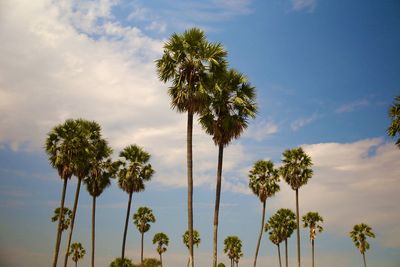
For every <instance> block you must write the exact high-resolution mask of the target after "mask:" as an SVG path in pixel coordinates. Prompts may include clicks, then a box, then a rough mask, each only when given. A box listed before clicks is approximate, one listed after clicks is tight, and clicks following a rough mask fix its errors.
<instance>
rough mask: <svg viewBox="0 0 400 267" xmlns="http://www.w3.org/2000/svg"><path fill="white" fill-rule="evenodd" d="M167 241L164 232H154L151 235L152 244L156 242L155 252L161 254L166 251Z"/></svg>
mask: <svg viewBox="0 0 400 267" xmlns="http://www.w3.org/2000/svg"><path fill="white" fill-rule="evenodd" d="M168 243H169V238H168V236H167V235H166V234H164V233H162V232H161V233H156V234H155V235H154V237H153V244H157V252H158V254H162V253H164V252H165V251H167V247H168Z"/></svg>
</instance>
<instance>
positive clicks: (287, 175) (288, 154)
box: [280, 147, 313, 190]
mask: <svg viewBox="0 0 400 267" xmlns="http://www.w3.org/2000/svg"><path fill="white" fill-rule="evenodd" d="M282 163H283V166H282V167H281V168H280V174H281V176H282V177H283V179H284V180H285V181H286V182H287V183H288V184H289V185H290V186H291V187H292V189H293V190H296V189H298V188H300V187H301V186H302V185H305V184H307V182H308V180H309V179H310V178H311V177H312V175H313V170H312V169H311V166H312V161H311V158H310V157H309V156H308V155H307V154H306V153H305V152H304V150H303V149H302V148H301V147H299V148H294V149H288V150H286V151H284V152H283V159H282Z"/></svg>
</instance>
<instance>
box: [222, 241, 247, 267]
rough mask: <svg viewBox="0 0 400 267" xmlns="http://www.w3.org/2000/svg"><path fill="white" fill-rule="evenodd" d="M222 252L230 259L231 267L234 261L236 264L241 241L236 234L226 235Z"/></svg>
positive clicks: (240, 251) (239, 253)
mask: <svg viewBox="0 0 400 267" xmlns="http://www.w3.org/2000/svg"><path fill="white" fill-rule="evenodd" d="M224 253H226V254H227V256H228V258H229V259H230V261H231V267H234V265H235V263H236V265H238V263H239V259H240V257H242V256H243V253H242V241H241V240H240V239H239V237H237V236H228V237H226V238H225V240H224Z"/></svg>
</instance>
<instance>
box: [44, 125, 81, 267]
mask: <svg viewBox="0 0 400 267" xmlns="http://www.w3.org/2000/svg"><path fill="white" fill-rule="evenodd" d="M78 133H79V125H78V123H77V121H76V120H73V119H68V120H66V121H65V122H64V123H63V124H59V125H57V126H55V127H54V128H53V129H52V130H51V131H50V132H49V133H48V134H47V138H46V144H45V150H46V153H47V155H48V157H49V162H50V165H51V166H52V167H53V168H55V169H57V171H58V175H59V176H60V178H61V179H62V180H63V187H62V193H61V204H60V211H61V213H60V216H59V217H58V226H57V235H56V244H55V247H54V257H53V267H56V266H57V260H58V254H59V251H60V242H61V232H62V219H63V218H64V217H63V212H64V201H65V193H66V190H67V182H68V180H69V179H71V177H72V175H73V169H74V167H75V159H76V155H77V154H78V153H79V150H80V146H79V143H78V141H79V138H78V137H77V136H78Z"/></svg>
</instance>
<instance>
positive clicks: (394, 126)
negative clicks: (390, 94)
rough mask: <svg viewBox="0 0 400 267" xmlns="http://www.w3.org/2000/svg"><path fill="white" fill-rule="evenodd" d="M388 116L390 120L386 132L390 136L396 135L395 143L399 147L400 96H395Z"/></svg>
mask: <svg viewBox="0 0 400 267" xmlns="http://www.w3.org/2000/svg"><path fill="white" fill-rule="evenodd" d="M389 117H390V118H391V120H392V121H391V124H390V126H389V128H388V129H387V133H388V135H389V136H391V137H395V136H396V135H397V136H398V138H397V141H396V145H397V146H398V147H399V148H400V136H399V135H400V96H396V98H395V100H394V103H393V106H391V107H390V109H389Z"/></svg>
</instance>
